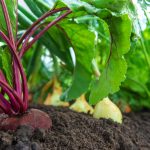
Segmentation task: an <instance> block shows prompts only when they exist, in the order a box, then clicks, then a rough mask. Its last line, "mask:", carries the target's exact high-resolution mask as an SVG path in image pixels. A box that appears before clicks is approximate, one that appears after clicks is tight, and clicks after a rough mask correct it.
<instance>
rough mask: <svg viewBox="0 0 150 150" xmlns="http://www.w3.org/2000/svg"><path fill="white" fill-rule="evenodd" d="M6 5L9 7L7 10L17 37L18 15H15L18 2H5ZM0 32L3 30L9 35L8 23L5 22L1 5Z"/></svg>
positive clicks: (13, 0) (14, 0) (7, 0)
mask: <svg viewBox="0 0 150 150" xmlns="http://www.w3.org/2000/svg"><path fill="white" fill-rule="evenodd" d="M5 3H6V6H7V9H8V13H9V17H10V21H11V26H12V29H13V34H14V36H15V34H16V14H15V10H16V0H5ZM0 30H2V31H3V32H4V33H7V27H6V22H5V18H4V14H3V10H2V6H1V5H0Z"/></svg>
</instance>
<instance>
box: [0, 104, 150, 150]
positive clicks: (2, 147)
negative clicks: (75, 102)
mask: <svg viewBox="0 0 150 150" xmlns="http://www.w3.org/2000/svg"><path fill="white" fill-rule="evenodd" d="M32 108H38V109H40V110H43V111H45V112H47V113H48V115H49V116H51V118H52V123H53V126H52V129H51V130H48V131H44V130H43V129H38V128H37V129H35V130H34V131H33V130H32V128H31V127H30V126H20V127H19V128H18V129H17V130H16V131H15V132H14V131H7V132H6V131H5V132H4V131H0V150H150V111H145V112H139V113H130V114H125V115H124V120H123V124H122V125H119V124H117V123H114V122H113V121H111V120H106V119H99V120H98V119H94V118H92V117H91V116H89V115H86V114H82V113H76V112H73V111H71V110H69V109H68V108H60V107H59V108H58V107H52V106H41V105H40V106H38V105H37V106H32Z"/></svg>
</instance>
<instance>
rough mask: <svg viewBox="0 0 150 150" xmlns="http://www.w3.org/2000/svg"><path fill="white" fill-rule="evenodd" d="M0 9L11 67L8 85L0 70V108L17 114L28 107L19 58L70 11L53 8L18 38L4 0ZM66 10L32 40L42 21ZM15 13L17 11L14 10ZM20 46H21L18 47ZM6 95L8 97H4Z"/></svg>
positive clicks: (25, 86) (1, 0) (0, 34)
mask: <svg viewBox="0 0 150 150" xmlns="http://www.w3.org/2000/svg"><path fill="white" fill-rule="evenodd" d="M0 3H1V6H2V10H3V13H4V17H5V21H6V26H7V32H8V35H6V34H5V33H3V32H2V31H0V37H1V38H2V39H3V40H4V41H5V43H6V44H7V45H8V48H9V51H10V53H11V56H12V69H13V85H12V86H10V85H9V84H8V82H7V79H6V78H5V75H4V73H3V72H2V70H0V108H1V109H2V110H3V112H4V113H6V114H8V115H18V114H22V113H24V112H25V111H26V110H27V108H28V88H27V80H26V76H25V73H24V70H23V66H22V64H21V58H22V56H23V55H24V53H25V52H26V51H27V50H29V49H30V48H31V46H32V45H33V44H34V43H35V42H36V41H37V40H38V39H39V38H40V37H41V36H42V35H43V34H44V33H45V32H46V31H47V30H48V29H50V28H51V27H52V26H54V25H56V24H57V23H58V22H59V21H61V20H62V19H64V18H65V17H66V16H67V15H69V14H70V13H71V12H72V11H71V10H70V9H69V8H67V7H63V8H58V9H53V10H50V11H48V12H47V13H45V14H44V15H43V16H41V17H40V18H39V19H38V20H37V21H36V22H34V23H33V24H32V25H31V26H30V27H29V28H28V29H27V30H26V32H25V33H24V34H23V35H22V37H21V38H20V39H18V40H16V39H17V38H16V37H14V35H13V31H12V26H11V22H10V17H9V13H8V10H7V7H6V3H5V0H0ZM62 11H66V12H65V13H64V14H62V15H60V16H59V17H58V18H56V19H55V20H54V21H52V22H49V23H48V24H47V25H46V26H45V27H44V28H43V29H42V30H40V31H39V33H37V34H36V35H35V36H34V37H33V39H32V41H30V42H29V40H30V38H31V37H32V36H33V34H35V32H36V31H37V30H38V29H40V28H41V25H42V23H41V22H42V21H43V20H45V19H46V18H47V17H49V16H51V15H54V14H55V13H58V12H62ZM16 15H17V11H16ZM16 18H17V19H16V22H17V23H16V33H15V34H16V35H15V36H17V24H18V16H16ZM20 47H21V48H20ZM6 95H7V96H8V97H9V99H6Z"/></svg>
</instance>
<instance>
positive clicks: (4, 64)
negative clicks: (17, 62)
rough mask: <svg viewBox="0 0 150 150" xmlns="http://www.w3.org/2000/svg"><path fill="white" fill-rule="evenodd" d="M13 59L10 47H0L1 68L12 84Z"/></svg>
mask: <svg viewBox="0 0 150 150" xmlns="http://www.w3.org/2000/svg"><path fill="white" fill-rule="evenodd" d="M11 64H12V59H11V54H10V52H9V50H8V48H4V49H3V48H0V68H1V70H3V72H4V74H5V76H6V79H7V81H8V83H9V84H10V85H12V66H11Z"/></svg>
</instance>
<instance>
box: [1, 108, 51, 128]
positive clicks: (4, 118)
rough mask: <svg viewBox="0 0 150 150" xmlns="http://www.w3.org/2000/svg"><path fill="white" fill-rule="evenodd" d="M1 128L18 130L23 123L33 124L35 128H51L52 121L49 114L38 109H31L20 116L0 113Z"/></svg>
mask: <svg viewBox="0 0 150 150" xmlns="http://www.w3.org/2000/svg"><path fill="white" fill-rule="evenodd" d="M0 122H1V123H0V129H1V130H16V129H17V128H18V127H19V126H21V125H27V126H31V127H32V128H33V130H34V129H36V128H41V129H45V130H47V129H50V128H51V126H52V121H51V119H50V118H49V116H48V115H47V114H46V113H45V112H43V111H40V110H38V109H30V110H29V111H27V112H26V113H25V114H23V115H20V116H12V117H10V116H8V115H5V114H0Z"/></svg>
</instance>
